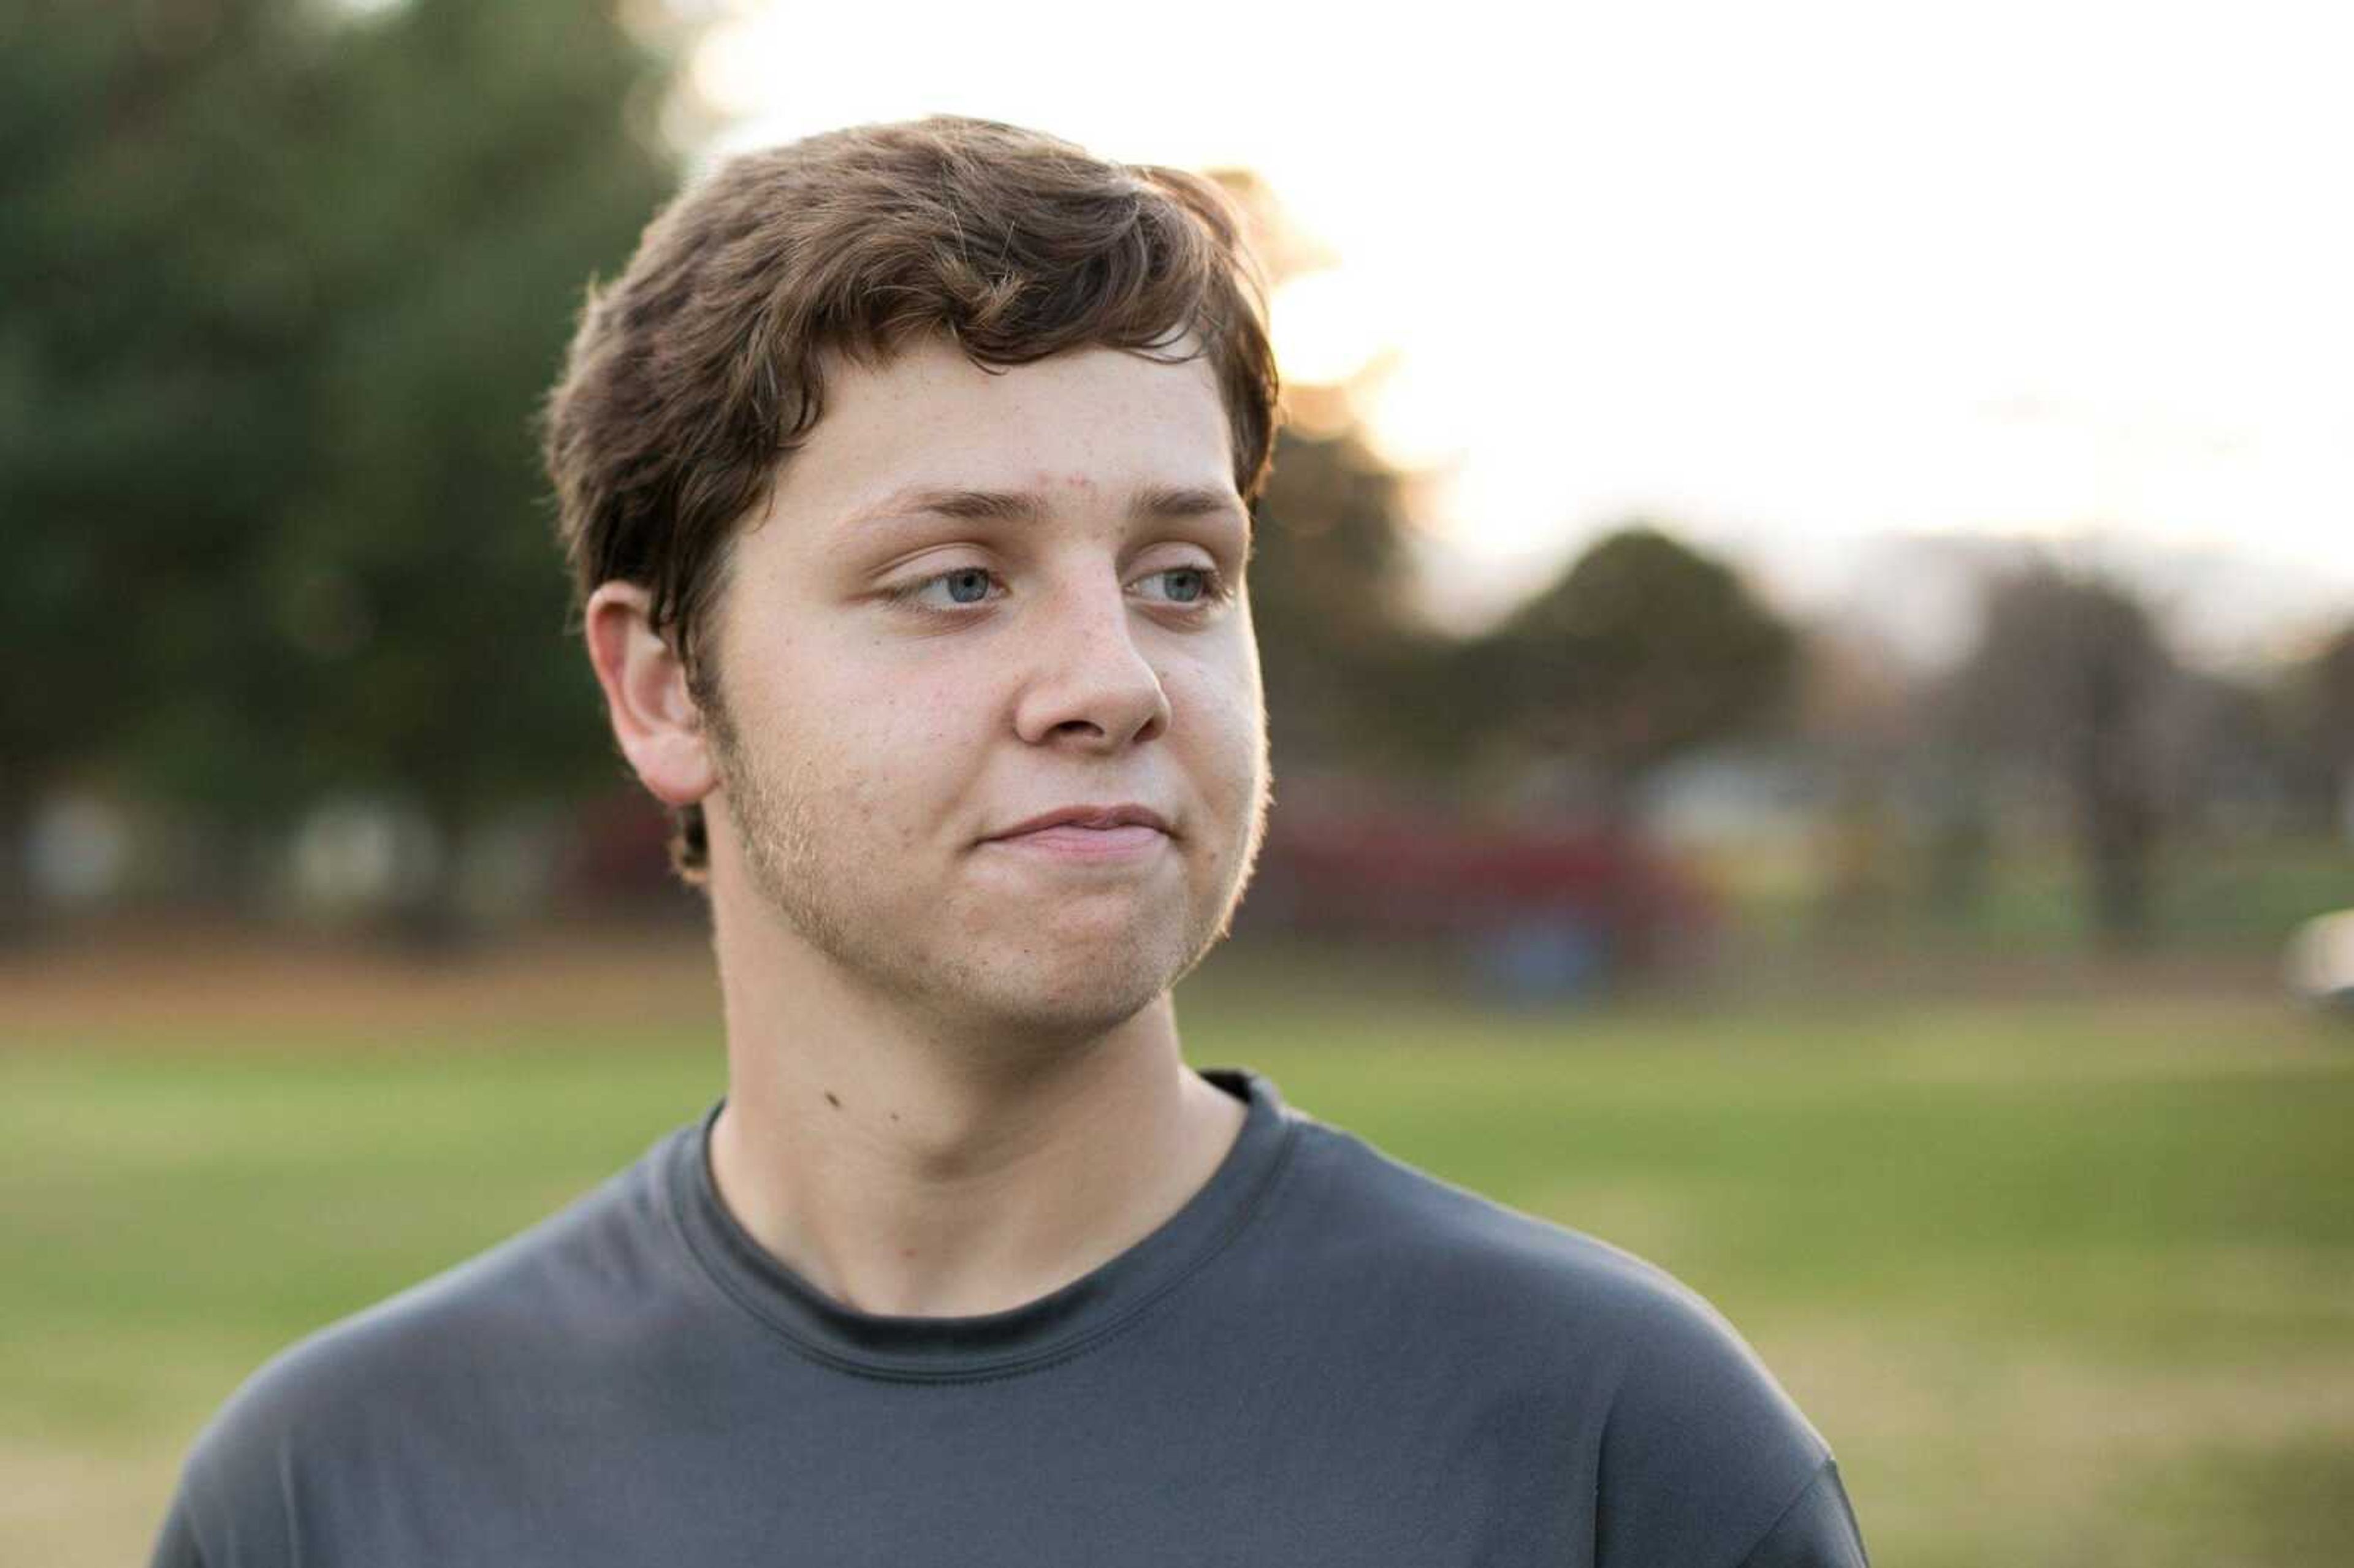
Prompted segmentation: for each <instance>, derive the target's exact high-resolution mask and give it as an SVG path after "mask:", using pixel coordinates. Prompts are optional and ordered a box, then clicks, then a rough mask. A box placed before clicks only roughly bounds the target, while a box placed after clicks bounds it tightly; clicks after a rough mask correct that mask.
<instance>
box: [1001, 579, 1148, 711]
mask: <svg viewBox="0 0 2354 1568" xmlns="http://www.w3.org/2000/svg"><path fill="white" fill-rule="evenodd" d="M1040 608H1041V610H1042V613H1041V614H1039V615H1038V616H1037V617H1036V618H1035V619H1034V624H1033V625H1031V626H1028V627H1025V628H1023V633H1024V635H1025V637H1028V638H1030V639H1031V640H1032V650H1031V658H1032V672H1031V676H1030V679H1029V681H1028V683H1026V684H1025V685H1024V687H1023V692H1022V695H1021V698H1020V700H1019V701H1018V703H1017V704H1016V705H1015V711H1014V721H1013V722H1014V729H1015V730H1016V732H1017V733H1019V734H1020V736H1022V738H1023V740H1025V741H1027V742H1029V743H1030V744H1031V745H1033V746H1068V747H1074V748H1076V749H1078V750H1082V751H1101V752H1112V751H1118V750H1119V749H1120V748H1122V747H1128V746H1133V745H1136V744H1138V743H1140V742H1142V741H1147V740H1150V739H1153V738H1155V737H1156V736H1159V735H1161V732H1162V731H1164V730H1166V729H1167V728H1168V727H1169V694H1168V693H1167V692H1165V691H1163V690H1162V689H1161V676H1160V673H1158V672H1157V671H1155V670H1154V669H1153V667H1152V664H1151V662H1150V660H1148V659H1146V658H1145V656H1144V651H1143V650H1142V649H1141V648H1140V647H1139V646H1137V641H1136V635H1135V627H1134V625H1133V623H1132V618H1133V616H1134V611H1133V610H1132V609H1130V608H1129V603H1128V599H1127V596H1126V595H1125V594H1124V593H1122V592H1121V591H1120V588H1119V583H1118V582H1117V581H1113V582H1110V583H1108V584H1106V585H1104V586H1103V587H1100V588H1097V587H1092V586H1090V587H1086V588H1081V587H1078V586H1076V585H1074V586H1071V587H1068V588H1066V589H1064V590H1063V591H1062V592H1061V593H1059V594H1056V595H1055V597H1054V598H1053V599H1051V600H1050V601H1049V602H1048V603H1047V604H1045V605H1043V606H1041V607H1040Z"/></svg>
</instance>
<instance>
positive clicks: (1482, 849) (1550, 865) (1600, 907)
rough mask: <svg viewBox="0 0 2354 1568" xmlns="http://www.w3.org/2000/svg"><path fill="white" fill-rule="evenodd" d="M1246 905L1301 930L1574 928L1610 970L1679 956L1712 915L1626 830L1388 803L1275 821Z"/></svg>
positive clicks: (1699, 947) (1502, 934)
mask: <svg viewBox="0 0 2354 1568" xmlns="http://www.w3.org/2000/svg"><path fill="white" fill-rule="evenodd" d="M1246 908H1247V909H1248V910H1249V912H1250V914H1251V916H1252V918H1253V919H1254V921H1255V922H1264V923H1266V924H1271V925H1279V926H1282V927H1288V928H1290V929H1294V930H1299V931H1302V932H1308V933H1313V934H1330V935H1350V936H1384V937H1406V938H1472V939H1474V940H1479V939H1483V938H1484V939H1492V940H1498V941H1501V940H1506V939H1515V938H1526V937H1528V936H1529V935H1530V934H1531V933H1539V932H1552V933H1555V934H1559V935H1561V936H1563V937H1564V938H1566V937H1568V936H1571V935H1575V936H1576V937H1578V938H1582V939H1583V940H1585V941H1586V942H1589V943H1591V944H1592V945H1593V946H1594V948H1595V949H1596V951H1595V954H1594V957H1595V959H1596V960H1597V961H1598V962H1599V963H1600V964H1601V965H1602V966H1603V967H1604V968H1605V969H1607V970H1608V971H1612V972H1620V971H1626V970H1631V969H1649V968H1654V967H1658V966H1659V965H1662V964H1667V963H1672V962H1677V961H1681V960H1685V959H1691V958H1692V957H1694V956H1695V955H1697V954H1698V953H1700V952H1702V951H1704V950H1705V949H1706V948H1707V947H1708V945H1709V943H1710V941H1711V938H1712V937H1713V935H1714V933H1715V931H1716V929H1717V927H1718V925H1719V921H1720V912H1719V910H1718V907H1717V905H1716V902H1715V900H1714V899H1713V898H1712V897H1711V896H1710V895H1708V893H1707V892H1706V891H1705V890H1704V889H1703V888H1702V886H1701V885H1699V884H1698V883H1697V882H1696V881H1694V880H1693V879H1692V878H1691V877H1690V876H1688V875H1686V874H1684V873H1682V872H1681V871H1680V870H1679V869H1678V868H1677V867H1676V866H1675V865H1673V864H1672V863H1670V862H1669V861H1668V860H1667V859H1666V858H1665V857H1664V856H1662V855H1660V854H1659V853H1657V852H1655V851H1653V850H1651V849H1649V847H1647V846H1645V845H1643V844H1642V843H1641V842H1638V841H1637V840H1635V839H1633V838H1631V837H1629V836H1628V835H1626V834H1623V833H1617V834H1614V833H1610V832H1602V831H1598V830H1595V829H1589V828H1582V827H1576V826H1568V825H1551V826H1547V825H1532V826H1522V827H1484V826H1474V825H1469V824H1466V823H1463V822H1461V821H1455V820H1451V819H1448V818H1446V817H1444V816H1440V815H1437V814H1416V813H1413V812H1406V811H1396V810H1391V811H1371V812H1361V813H1355V814H1350V815H1340V816H1336V815H1331V814H1325V815H1320V816H1315V817H1310V818H1307V819H1305V820H1302V819H1300V818H1299V817H1297V816H1295V817H1294V818H1292V819H1290V820H1288V821H1282V822H1280V823H1279V825H1278V826H1277V827H1275V828H1274V829H1272V830H1271V831H1270V832H1269V833H1268V837H1267V848H1266V850H1265V853H1263V854H1262V856H1261V858H1260V862H1259V872H1258V877H1257V882H1256V883H1255V884H1254V885H1253V890H1252V892H1251V895H1250V898H1249V902H1248V904H1247V906H1246Z"/></svg>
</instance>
